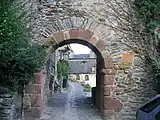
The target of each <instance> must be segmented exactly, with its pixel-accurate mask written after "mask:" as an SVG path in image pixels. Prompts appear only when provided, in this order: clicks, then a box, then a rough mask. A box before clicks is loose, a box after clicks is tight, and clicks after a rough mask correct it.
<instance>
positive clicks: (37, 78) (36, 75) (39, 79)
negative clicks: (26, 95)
mask: <svg viewBox="0 0 160 120" xmlns="http://www.w3.org/2000/svg"><path fill="white" fill-rule="evenodd" d="M34 83H35V84H42V83H43V74H41V73H34Z"/></svg>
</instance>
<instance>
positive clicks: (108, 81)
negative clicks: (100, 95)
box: [104, 75, 116, 85]
mask: <svg viewBox="0 0 160 120" xmlns="http://www.w3.org/2000/svg"><path fill="white" fill-rule="evenodd" d="M115 82H116V81H115V75H104V85H114V83H115Z"/></svg>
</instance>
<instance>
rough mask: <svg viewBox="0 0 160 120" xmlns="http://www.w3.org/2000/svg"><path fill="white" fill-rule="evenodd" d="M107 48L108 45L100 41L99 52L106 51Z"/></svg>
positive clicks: (97, 44) (98, 43)
mask: <svg viewBox="0 0 160 120" xmlns="http://www.w3.org/2000/svg"><path fill="white" fill-rule="evenodd" d="M106 46H107V44H106V43H105V42H104V40H98V42H97V43H96V48H97V49H98V50H99V51H103V50H105V48H106Z"/></svg>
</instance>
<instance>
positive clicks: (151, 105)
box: [141, 97, 160, 113]
mask: <svg viewBox="0 0 160 120" xmlns="http://www.w3.org/2000/svg"><path fill="white" fill-rule="evenodd" d="M158 105H160V97H159V98H156V99H155V100H153V101H151V102H149V103H148V104H146V105H145V106H143V107H142V108H141V110H142V111H144V112H147V113H149V112H151V111H152V110H154V109H155V108H156V107H157V106H158Z"/></svg>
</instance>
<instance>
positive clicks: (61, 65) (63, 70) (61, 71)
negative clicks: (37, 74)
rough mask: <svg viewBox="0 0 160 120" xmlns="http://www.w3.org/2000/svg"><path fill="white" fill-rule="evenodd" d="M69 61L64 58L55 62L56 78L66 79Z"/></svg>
mask: <svg viewBox="0 0 160 120" xmlns="http://www.w3.org/2000/svg"><path fill="white" fill-rule="evenodd" d="M68 73H69V62H68V61H66V60H59V61H58V62H57V79H58V80H61V79H62V78H63V79H68Z"/></svg>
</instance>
